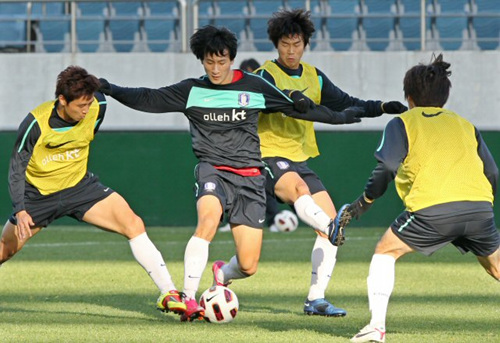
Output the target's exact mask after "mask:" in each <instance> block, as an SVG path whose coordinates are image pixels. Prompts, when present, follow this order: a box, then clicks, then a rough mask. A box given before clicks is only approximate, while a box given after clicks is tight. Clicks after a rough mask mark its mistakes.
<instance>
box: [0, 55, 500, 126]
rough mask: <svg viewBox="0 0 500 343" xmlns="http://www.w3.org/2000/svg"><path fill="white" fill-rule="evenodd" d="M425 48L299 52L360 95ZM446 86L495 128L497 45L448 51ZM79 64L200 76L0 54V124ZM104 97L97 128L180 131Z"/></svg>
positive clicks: (121, 79)
mask: <svg viewBox="0 0 500 343" xmlns="http://www.w3.org/2000/svg"><path fill="white" fill-rule="evenodd" d="M431 55H432V53H431V52H382V53H381V52H306V54H305V55H304V58H303V60H304V61H305V62H308V63H311V64H313V65H315V66H317V67H318V68H319V69H321V70H322V71H323V72H324V73H325V74H326V75H327V76H328V77H329V78H330V79H331V80H332V81H333V82H334V83H335V84H336V85H337V86H338V87H340V88H341V89H342V90H344V91H345V92H347V93H349V94H350V95H352V96H355V97H358V98H361V99H380V100H386V101H388V100H399V101H401V102H404V98H403V90H402V89H403V77H404V74H405V72H406V70H408V69H409V68H410V67H412V66H413V65H415V64H418V63H428V62H429V61H430V59H431ZM249 57H254V58H256V59H257V60H258V61H259V62H260V63H262V62H264V61H265V60H266V59H272V58H276V57H277V54H276V53H244V52H242V53H240V54H238V56H237V57H236V60H235V67H237V66H238V65H239V63H240V62H241V61H242V60H243V59H245V58H249ZM444 60H445V61H447V62H449V63H451V68H450V69H451V71H452V73H453V74H452V76H451V81H452V85H453V87H452V90H451V94H450V98H449V100H448V103H447V104H446V107H447V108H449V109H451V110H453V111H455V112H457V113H459V114H461V115H462V116H464V117H466V118H467V119H469V120H471V121H472V122H473V124H475V125H476V126H477V127H478V128H479V129H482V130H500V51H480V52H477V51H450V52H445V53H444ZM72 64H75V65H80V66H82V67H84V68H86V69H87V70H88V71H89V72H90V73H92V74H94V75H96V76H98V77H104V78H107V79H108V80H109V81H110V82H112V83H116V84H119V85H122V86H129V87H139V86H144V87H162V86H166V85H170V84H173V83H176V82H178V81H180V80H182V79H185V78H188V77H199V76H201V75H203V73H204V72H203V67H202V65H201V64H200V62H199V61H197V60H196V59H195V57H194V56H193V55H192V54H165V53H158V54H152V53H148V54H139V53H130V54H109V53H107V54H74V55H72V54H0V75H1V82H0V103H1V108H2V114H1V115H0V130H16V129H17V127H18V125H19V123H20V122H21V121H22V119H23V118H24V117H25V115H26V114H27V113H28V112H29V111H30V110H32V109H33V108H34V107H36V106H37V105H38V104H40V103H42V102H44V101H47V100H49V99H52V98H54V90H55V82H56V77H57V75H58V73H59V72H60V71H61V70H63V69H64V68H66V67H67V66H68V65H72ZM108 99H109V102H108V111H107V114H106V119H105V121H104V123H103V125H102V127H101V128H102V130H187V129H188V124H187V120H186V119H185V117H184V116H183V115H182V114H179V113H175V114H143V113H140V112H137V111H134V110H131V109H128V108H127V107H125V106H123V105H121V104H119V103H118V102H116V101H114V100H113V99H110V98H108ZM390 118H391V117H390V116H382V117H379V118H374V119H365V120H364V121H363V122H362V123H360V124H353V125H341V126H329V125H318V128H320V129H335V130H382V129H383V127H384V126H385V124H386V123H387V121H388V120H389V119H390Z"/></svg>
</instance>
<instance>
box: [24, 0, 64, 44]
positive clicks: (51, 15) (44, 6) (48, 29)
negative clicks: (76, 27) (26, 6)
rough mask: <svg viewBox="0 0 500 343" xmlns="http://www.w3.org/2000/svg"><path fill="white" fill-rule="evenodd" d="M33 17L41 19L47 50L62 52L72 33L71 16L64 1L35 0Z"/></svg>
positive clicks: (40, 27) (40, 23)
mask: <svg viewBox="0 0 500 343" xmlns="http://www.w3.org/2000/svg"><path fill="white" fill-rule="evenodd" d="M31 13H32V17H33V19H35V20H38V21H39V24H38V28H39V30H40V33H41V34H42V38H43V47H44V49H45V51H46V52H61V51H62V50H63V49H64V47H65V43H66V42H65V39H66V36H67V35H69V33H70V26H71V25H70V16H69V14H67V13H66V7H65V4H64V3H63V2H46V3H42V2H35V3H33V7H32V12H31Z"/></svg>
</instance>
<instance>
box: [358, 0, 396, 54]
mask: <svg viewBox="0 0 500 343" xmlns="http://www.w3.org/2000/svg"><path fill="white" fill-rule="evenodd" d="M393 3H394V2H393V1H387V0H386V1H380V0H365V4H366V6H367V10H368V17H365V18H364V19H363V28H364V29H365V32H366V44H367V45H368V47H369V48H370V50H374V51H384V50H385V49H386V48H387V46H388V45H389V33H390V32H391V30H393V29H394V14H393V13H392V12H391V5H392V4H393ZM371 15H374V17H370V16H371Z"/></svg>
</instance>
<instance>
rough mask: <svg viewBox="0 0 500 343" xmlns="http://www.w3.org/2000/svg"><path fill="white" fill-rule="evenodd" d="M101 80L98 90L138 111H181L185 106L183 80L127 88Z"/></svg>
mask: <svg viewBox="0 0 500 343" xmlns="http://www.w3.org/2000/svg"><path fill="white" fill-rule="evenodd" d="M99 81H100V82H101V88H100V89H99V91H100V92H102V93H104V94H106V95H109V96H111V97H112V98H114V99H116V100H117V101H119V102H121V103H122V104H124V105H125V106H127V107H130V108H133V109H135V110H138V111H143V112H151V113H165V112H182V111H184V110H185V108H186V96H185V95H184V94H185V93H184V90H185V88H186V85H185V83H184V81H181V82H180V83H177V84H175V85H172V86H169V87H162V88H158V89H152V88H145V87H141V88H128V87H121V86H118V85H115V84H112V83H109V82H108V81H107V80H106V79H102V78H101V79H99Z"/></svg>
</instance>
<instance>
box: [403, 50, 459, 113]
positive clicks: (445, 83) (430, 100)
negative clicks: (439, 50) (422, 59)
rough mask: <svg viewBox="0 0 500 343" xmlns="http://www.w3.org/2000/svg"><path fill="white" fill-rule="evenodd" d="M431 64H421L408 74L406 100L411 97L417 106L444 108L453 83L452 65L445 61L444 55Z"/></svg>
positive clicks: (405, 82) (405, 88)
mask: <svg viewBox="0 0 500 343" xmlns="http://www.w3.org/2000/svg"><path fill="white" fill-rule="evenodd" d="M433 59H434V60H433V61H431V63H430V64H428V65H425V64H419V65H416V66H414V67H412V68H411V69H410V70H408V71H407V72H406V75H405V78H404V81H403V90H404V93H405V98H408V97H411V98H412V100H413V102H414V103H415V106H419V107H443V106H444V104H446V101H448V96H449V95H450V88H451V81H450V79H449V78H448V77H449V76H450V75H451V71H449V70H448V68H449V67H450V66H451V64H449V63H447V62H445V61H443V54H439V56H437V57H435V56H434V55H433Z"/></svg>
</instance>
